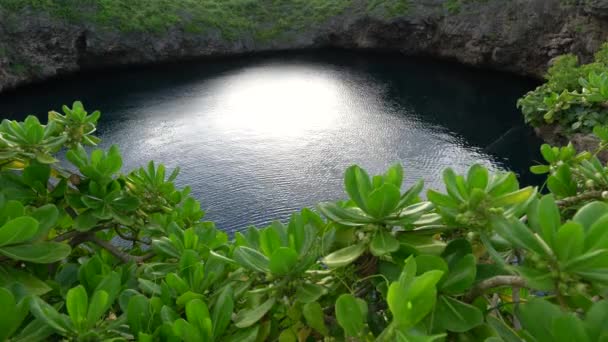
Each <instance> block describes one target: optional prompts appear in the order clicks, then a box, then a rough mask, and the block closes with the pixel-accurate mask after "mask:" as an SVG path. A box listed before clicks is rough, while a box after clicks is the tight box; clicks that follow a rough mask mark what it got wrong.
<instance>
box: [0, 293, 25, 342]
mask: <svg viewBox="0 0 608 342" xmlns="http://www.w3.org/2000/svg"><path fill="white" fill-rule="evenodd" d="M24 304H25V303H20V305H17V303H16V301H15V297H14V296H13V294H12V293H11V292H10V291H8V290H7V289H4V288H1V287H0V308H2V310H0V341H7V340H8V338H9V337H10V336H11V335H12V334H13V333H14V332H15V331H17V329H18V328H19V326H20V325H21V323H22V322H23V320H24V319H25V316H26V315H27V314H28V312H29V310H28V307H27V306H26V305H24Z"/></svg>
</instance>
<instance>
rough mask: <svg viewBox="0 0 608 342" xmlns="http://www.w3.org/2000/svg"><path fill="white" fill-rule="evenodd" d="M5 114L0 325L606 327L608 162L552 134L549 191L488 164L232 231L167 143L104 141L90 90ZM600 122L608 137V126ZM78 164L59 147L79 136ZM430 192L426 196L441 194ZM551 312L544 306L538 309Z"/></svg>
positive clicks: (264, 333) (509, 333) (43, 330)
mask: <svg viewBox="0 0 608 342" xmlns="http://www.w3.org/2000/svg"><path fill="white" fill-rule="evenodd" d="M63 112H64V113H57V112H50V113H49V118H48V123H47V124H46V125H43V124H41V123H40V122H39V121H38V119H37V118H36V117H34V116H29V117H28V118H26V119H25V121H23V122H17V121H9V120H4V121H3V122H2V124H1V125H0V307H2V310H0V340H2V341H4V340H8V341H24V342H25V341H27V342H31V341H44V340H60V339H65V340H71V341H131V340H138V341H192V342H195V341H276V340H278V341H314V340H326V341H336V340H338V341H341V340H347V341H355V340H361V341H373V340H375V341H444V340H448V341H453V340H459V341H487V342H495V341H505V342H509V341H522V340H525V341H537V342H542V341H564V342H565V341H581V342H584V341H606V339H607V338H608V326H606V325H605V324H604V322H605V321H606V319H607V318H606V317H608V301H607V300H606V299H605V296H606V294H607V290H608V230H607V229H606V225H607V222H608V204H606V203H605V199H606V198H607V197H608V192H607V190H608V168H606V167H605V166H603V165H602V164H601V163H600V162H599V161H598V160H597V158H596V157H595V156H594V155H595V153H594V152H595V151H591V152H583V153H580V154H576V152H575V151H574V149H573V148H572V146H568V147H564V148H556V147H550V146H548V145H545V146H543V148H542V153H543V156H544V158H545V159H546V161H547V164H548V165H537V166H535V167H534V171H535V172H537V173H546V174H547V175H548V177H547V184H548V189H549V191H550V192H551V194H549V195H544V196H543V195H540V194H539V192H538V191H537V189H536V188H534V187H523V188H522V187H520V186H519V184H518V182H517V179H516V176H515V175H514V174H513V173H510V172H505V173H497V174H491V173H490V172H489V171H488V170H487V169H485V168H484V167H482V166H480V165H474V166H472V167H471V168H470V170H469V171H468V173H467V174H464V175H458V174H456V173H455V172H454V171H453V170H451V169H446V170H445V171H444V173H443V175H444V182H445V188H446V190H445V191H439V190H432V189H429V190H428V191H427V192H426V194H425V196H423V195H422V191H423V189H424V184H423V182H422V181H418V182H415V183H413V185H412V186H411V187H406V188H405V191H403V190H402V188H403V182H404V179H405V177H404V174H403V169H402V167H401V165H395V166H392V167H390V168H389V169H388V170H387V171H386V172H385V173H384V174H381V175H377V176H373V177H370V176H369V175H368V174H367V173H366V172H365V171H364V170H363V169H361V168H359V167H357V166H352V167H350V168H349V169H348V170H346V173H345V177H344V187H345V190H346V193H347V195H348V200H346V201H340V202H335V203H334V202H331V203H330V202H327V203H320V204H319V205H318V206H317V207H316V210H310V209H304V210H302V211H301V212H298V213H294V214H293V215H292V216H291V219H290V220H289V222H288V223H282V222H274V223H272V224H270V225H269V226H268V227H264V228H261V229H257V228H251V229H249V230H248V231H246V232H239V233H236V234H235V236H234V237H233V238H232V239H230V238H229V237H228V236H227V235H226V233H224V232H222V231H221V230H218V229H217V228H216V227H215V225H214V224H213V223H212V222H207V221H203V220H202V219H203V217H204V211H202V210H201V208H200V203H199V202H198V201H196V200H195V199H193V198H192V197H190V196H189V189H188V188H185V189H179V188H176V186H175V184H174V181H175V179H176V177H177V176H178V173H179V170H174V171H173V172H171V173H170V174H169V172H167V170H166V169H165V167H164V166H163V165H157V164H154V163H153V162H150V164H148V165H147V166H145V167H142V168H139V169H136V170H133V171H131V172H128V173H122V172H121V166H122V157H121V154H120V152H119V149H118V147H116V146H113V147H111V148H109V149H108V150H100V149H94V150H89V151H87V149H85V148H84V146H94V145H96V144H97V143H98V142H99V139H98V138H96V137H95V135H94V133H95V127H96V123H97V121H98V120H99V118H100V113H99V112H94V113H91V114H89V113H87V112H86V111H85V110H84V108H83V106H82V105H81V104H80V103H78V102H77V103H75V104H74V105H73V106H72V108H68V107H64V108H63ZM595 133H596V134H597V135H598V136H599V138H600V139H602V141H603V142H604V143H603V144H601V145H600V147H599V148H600V149H604V148H605V146H607V145H608V128H602V127H598V128H596V129H595ZM65 150H67V152H66V154H65V156H66V159H67V162H68V163H69V165H65V164H63V163H61V162H59V160H58V159H57V158H56V155H57V154H58V153H60V152H61V151H65ZM424 198H426V199H424ZM540 316H542V317H543V319H541V320H539V319H538V317H540Z"/></svg>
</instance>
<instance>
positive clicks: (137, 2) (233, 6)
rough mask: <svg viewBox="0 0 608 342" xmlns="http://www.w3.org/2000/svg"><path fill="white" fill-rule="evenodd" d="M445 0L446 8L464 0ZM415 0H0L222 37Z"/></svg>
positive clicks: (404, 7) (78, 18) (288, 31)
mask: <svg viewBox="0 0 608 342" xmlns="http://www.w3.org/2000/svg"><path fill="white" fill-rule="evenodd" d="M485 1H486V0H445V2H444V8H445V9H446V12H448V13H457V12H459V11H460V9H461V7H462V6H463V5H464V4H467V3H473V2H475V3H479V2H485ZM415 4H416V0H368V1H355V0H0V9H3V10H5V12H6V13H12V14H14V15H16V16H20V15H23V12H22V11H24V10H26V11H27V10H32V11H41V12H45V13H49V14H50V15H52V16H53V17H56V18H61V19H63V20H66V21H69V22H74V23H86V24H88V25H95V26H98V27H99V28H106V29H116V28H118V29H119V30H121V31H123V32H151V33H162V32H166V31H167V30H169V29H171V28H177V29H183V30H185V31H187V32H192V33H204V32H207V31H208V30H218V31H219V32H221V34H222V35H223V36H224V37H225V38H227V39H236V38H243V37H252V38H254V39H260V40H265V39H274V38H277V37H290V36H291V35H293V34H297V33H300V34H301V33H302V32H304V31H306V30H307V29H310V28H311V27H315V26H318V25H320V24H323V23H325V22H327V21H328V20H330V19H331V18H333V17H336V16H338V15H340V14H342V13H345V11H348V10H350V11H354V12H366V13H368V14H369V15H370V16H373V17H377V18H384V19H393V18H396V17H398V16H402V15H405V14H407V13H409V12H410V10H411V9H412V7H413V6H414V5H415Z"/></svg>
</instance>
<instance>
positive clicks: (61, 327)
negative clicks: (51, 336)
mask: <svg viewBox="0 0 608 342" xmlns="http://www.w3.org/2000/svg"><path fill="white" fill-rule="evenodd" d="M30 311H31V313H32V315H34V317H36V318H38V319H39V320H41V321H43V322H44V323H45V324H46V325H48V326H50V327H51V328H53V330H55V331H57V332H58V333H60V334H61V335H64V336H66V335H68V333H69V332H72V331H73V329H72V326H71V322H70V319H69V318H68V317H67V316H65V315H62V314H60V313H59V312H57V310H55V308H53V307H52V306H50V305H49V304H47V303H46V302H45V301H43V300H42V299H40V298H36V297H35V298H33V299H32V301H31V303H30Z"/></svg>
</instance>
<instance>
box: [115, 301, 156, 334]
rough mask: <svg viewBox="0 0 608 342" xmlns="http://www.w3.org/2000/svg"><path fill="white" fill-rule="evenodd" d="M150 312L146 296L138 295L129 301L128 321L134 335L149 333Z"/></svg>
mask: <svg viewBox="0 0 608 342" xmlns="http://www.w3.org/2000/svg"><path fill="white" fill-rule="evenodd" d="M121 296H122V295H121ZM150 311H151V310H150V302H149V300H148V298H146V297H145V296H143V295H140V294H136V295H134V296H132V297H131V298H130V299H129V305H128V308H127V320H128V322H129V327H130V328H131V332H132V333H133V334H138V333H139V332H146V331H148V325H149V324H150V316H151V313H150Z"/></svg>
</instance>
